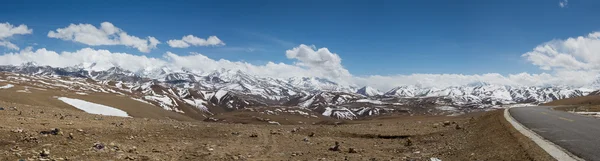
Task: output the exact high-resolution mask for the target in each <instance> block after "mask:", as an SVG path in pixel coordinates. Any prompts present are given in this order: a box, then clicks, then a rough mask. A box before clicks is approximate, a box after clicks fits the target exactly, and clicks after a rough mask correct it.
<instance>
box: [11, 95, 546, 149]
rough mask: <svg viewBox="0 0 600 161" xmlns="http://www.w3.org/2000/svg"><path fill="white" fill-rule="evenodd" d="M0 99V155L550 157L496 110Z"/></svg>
mask: <svg viewBox="0 0 600 161" xmlns="http://www.w3.org/2000/svg"><path fill="white" fill-rule="evenodd" d="M0 107H3V109H2V110H0V122H2V124H0V158H2V159H1V160H20V159H23V160H429V159H431V158H433V157H434V158H439V159H441V160H444V161H446V160H552V159H551V158H550V157H549V156H548V155H547V154H546V153H545V152H543V150H541V149H540V148H539V147H537V146H536V145H535V144H533V143H532V142H531V141H529V140H528V139H527V138H525V137H524V136H522V135H520V134H519V133H518V132H516V131H515V130H513V129H512V128H511V127H510V125H509V124H508V123H507V122H506V121H505V120H504V118H503V117H502V112H501V111H492V112H487V113H480V114H472V115H465V116H458V117H443V116H412V117H411V116H382V117H378V118H370V119H368V120H358V121H345V122H337V123H336V122H333V123H330V124H326V123H316V124H314V125H313V124H312V123H311V124H299V125H265V124H252V123H249V124H240V123H236V124H233V123H212V122H199V121H178V120H173V119H155V118H152V119H148V118H122V117H108V116H101V115H92V114H87V113H84V112H81V111H78V110H75V109H63V108H54V107H44V106H30V105H23V104H14V103H7V102H0ZM230 119H231V118H230ZM306 122H309V120H306ZM325 122H330V121H325ZM336 142H337V145H338V146H337V147H336V146H335V145H336Z"/></svg>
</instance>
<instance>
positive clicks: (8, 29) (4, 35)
mask: <svg viewBox="0 0 600 161" xmlns="http://www.w3.org/2000/svg"><path fill="white" fill-rule="evenodd" d="M31 33H33V30H32V29H29V28H28V27H27V25H24V24H21V25H19V26H13V25H12V24H10V23H8V22H5V23H0V46H4V47H6V48H8V49H11V50H19V47H18V46H17V45H15V44H13V43H11V42H10V41H8V40H7V39H9V38H11V37H12V36H13V35H26V34H31Z"/></svg>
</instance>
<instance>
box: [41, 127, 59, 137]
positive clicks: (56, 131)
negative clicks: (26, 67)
mask: <svg viewBox="0 0 600 161" xmlns="http://www.w3.org/2000/svg"><path fill="white" fill-rule="evenodd" d="M40 134H42V135H59V134H62V131H60V129H59V128H54V129H52V130H50V131H41V132H40Z"/></svg>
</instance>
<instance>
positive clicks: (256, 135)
mask: <svg viewBox="0 0 600 161" xmlns="http://www.w3.org/2000/svg"><path fill="white" fill-rule="evenodd" d="M250 137H251V138H257V137H258V134H252V135H250Z"/></svg>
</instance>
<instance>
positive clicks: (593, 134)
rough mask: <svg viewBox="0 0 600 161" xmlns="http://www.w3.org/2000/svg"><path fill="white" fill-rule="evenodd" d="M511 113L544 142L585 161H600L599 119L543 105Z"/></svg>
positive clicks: (523, 108) (522, 108)
mask: <svg viewBox="0 0 600 161" xmlns="http://www.w3.org/2000/svg"><path fill="white" fill-rule="evenodd" d="M509 112H510V115H511V116H512V117H513V118H514V119H515V120H517V121H518V122H519V123H521V124H522V125H524V126H525V127H527V128H529V129H531V130H533V131H534V132H535V133H537V134H538V135H540V136H542V137H544V139H547V140H549V141H551V142H553V143H554V144H556V145H558V146H560V147H562V148H563V149H566V150H567V151H569V152H571V153H572V154H574V155H576V156H578V157H580V158H582V159H585V160H589V161H595V160H597V161H600V119H598V118H594V117H589V116H582V115H577V114H571V113H567V112H562V111H555V110H552V108H551V107H544V106H537V107H517V108H511V109H509Z"/></svg>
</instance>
